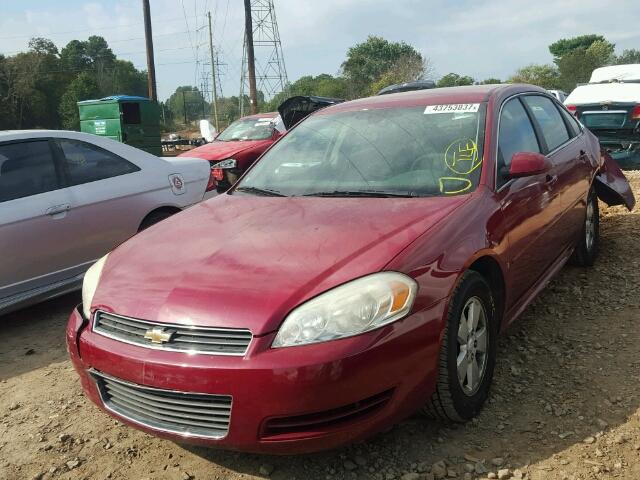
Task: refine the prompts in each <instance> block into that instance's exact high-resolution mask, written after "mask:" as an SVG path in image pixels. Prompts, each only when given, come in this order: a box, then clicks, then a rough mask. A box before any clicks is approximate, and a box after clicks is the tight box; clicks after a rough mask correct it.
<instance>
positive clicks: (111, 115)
mask: <svg viewBox="0 0 640 480" xmlns="http://www.w3.org/2000/svg"><path fill="white" fill-rule="evenodd" d="M78 110H79V113H80V131H81V132H85V133H93V134H95V135H102V136H104V137H109V138H113V139H114V140H118V141H119V142H124V143H126V144H128V145H131V146H133V147H137V148H140V149H142V150H145V151H147V152H149V153H152V154H154V155H158V156H160V155H162V144H161V143H160V107H159V106H158V104H157V103H156V102H154V101H152V100H151V99H149V98H146V97H135V96H130V95H115V96H112V97H105V98H101V99H98V100H85V101H82V102H78Z"/></svg>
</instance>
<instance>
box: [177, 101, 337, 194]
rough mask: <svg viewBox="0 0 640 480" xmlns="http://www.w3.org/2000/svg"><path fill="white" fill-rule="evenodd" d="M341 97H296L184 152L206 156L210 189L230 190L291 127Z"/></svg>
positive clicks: (228, 128)
mask: <svg viewBox="0 0 640 480" xmlns="http://www.w3.org/2000/svg"><path fill="white" fill-rule="evenodd" d="M343 101H344V100H341V99H338V98H325V97H310V96H296V97H291V98H288V99H287V100H285V101H284V102H283V103H282V104H281V105H280V106H279V107H278V111H277V112H267V113H258V114H256V115H250V116H248V117H243V118H240V119H238V120H236V121H235V122H233V123H232V124H231V125H229V126H228V127H227V128H225V129H224V130H223V131H222V132H220V134H219V135H218V136H217V137H216V138H215V139H214V141H213V142H211V143H208V144H206V145H202V146H200V147H198V148H194V149H193V150H189V151H188V152H185V153H183V154H182V155H180V156H181V157H189V158H194V157H195V158H202V159H204V160H208V161H209V164H210V166H211V176H210V185H209V186H208V190H207V191H210V190H213V189H215V190H216V191H217V192H218V193H222V192H226V191H227V190H228V189H229V188H230V187H231V186H232V185H233V184H234V183H235V182H236V181H237V180H238V178H239V177H240V175H242V174H243V173H244V172H245V171H246V170H247V169H248V168H249V167H250V166H251V165H253V163H254V162H255V161H256V160H257V159H258V158H259V157H260V155H262V154H263V153H264V151H265V150H267V149H268V148H269V147H270V146H271V145H272V144H273V143H274V142H275V141H276V140H278V139H279V138H280V137H281V136H282V135H283V134H284V133H285V132H286V130H287V129H288V128H291V127H292V126H293V125H295V124H296V123H298V122H299V121H300V120H302V119H303V118H304V117H306V116H307V115H309V114H311V113H313V112H315V111H316V110H319V109H321V108H324V107H326V106H328V105H333V104H335V103H340V102H343Z"/></svg>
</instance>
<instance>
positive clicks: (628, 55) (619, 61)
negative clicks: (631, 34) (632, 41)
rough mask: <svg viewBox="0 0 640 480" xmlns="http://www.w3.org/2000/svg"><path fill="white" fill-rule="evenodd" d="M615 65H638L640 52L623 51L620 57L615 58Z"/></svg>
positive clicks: (634, 50) (633, 50) (633, 49)
mask: <svg viewBox="0 0 640 480" xmlns="http://www.w3.org/2000/svg"><path fill="white" fill-rule="evenodd" d="M615 63H616V65H629V64H631V63H640V50H636V49H635V48H632V49H630V50H623V51H622V54H621V55H618V56H617V57H616V61H615Z"/></svg>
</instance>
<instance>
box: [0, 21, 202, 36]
mask: <svg viewBox="0 0 640 480" xmlns="http://www.w3.org/2000/svg"><path fill="white" fill-rule="evenodd" d="M189 18H194V17H189ZM153 20H154V21H155V22H164V23H174V22H182V19H176V18H175V17H164V18H155V19H153ZM143 23H144V22H135V23H126V24H122V25H112V26H110V27H92V28H82V29H78V30H67V31H64V32H47V33H42V34H39V33H34V34H21V35H8V36H4V37H0V40H9V39H12V38H34V37H38V36H40V35H42V36H45V37H49V36H52V35H68V34H70V33H81V32H95V31H96V30H116V29H118V28H126V27H135V26H140V25H142V24H143Z"/></svg>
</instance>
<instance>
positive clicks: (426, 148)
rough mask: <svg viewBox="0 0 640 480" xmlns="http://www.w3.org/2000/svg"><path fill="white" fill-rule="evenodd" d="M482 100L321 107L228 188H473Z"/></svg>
mask: <svg viewBox="0 0 640 480" xmlns="http://www.w3.org/2000/svg"><path fill="white" fill-rule="evenodd" d="M485 110H486V105H485V104H462V105H431V106H429V107H426V108H425V107H424V106H422V107H402V108H382V109H362V110H358V111H347V112H339V113H329V112H327V113H322V114H319V115H315V116H311V117H309V118H307V119H306V120H304V121H303V122H301V123H300V124H299V125H298V126H297V127H295V128H294V129H293V130H292V131H291V132H289V134H288V135H286V136H285V137H284V138H283V139H282V140H281V141H280V142H278V143H277V144H276V145H275V146H274V147H273V148H272V149H271V150H270V151H268V152H267V153H266V154H265V155H264V156H263V157H262V159H261V160H260V161H259V162H258V163H257V164H256V165H255V166H254V167H253V168H252V169H251V170H250V171H249V172H248V174H247V175H246V176H245V178H244V179H243V180H242V181H241V182H240V183H239V185H238V187H237V189H236V191H237V192H239V193H243V192H244V193H247V194H257V195H259V194H264V195H284V196H299V195H305V196H314V195H316V196H407V197H414V196H434V195H457V194H464V193H468V192H471V191H473V190H474V189H475V188H476V186H477V184H478V181H479V178H480V171H481V169H482V168H481V166H482V158H483V157H482V143H483V142H482V140H483V137H484V121H485V120H484V119H485Z"/></svg>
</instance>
